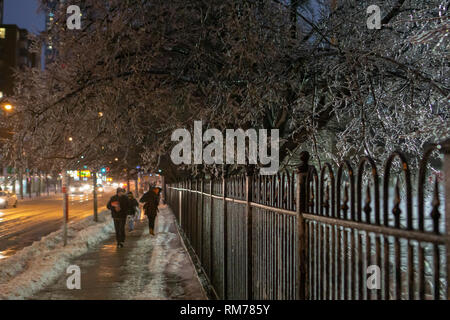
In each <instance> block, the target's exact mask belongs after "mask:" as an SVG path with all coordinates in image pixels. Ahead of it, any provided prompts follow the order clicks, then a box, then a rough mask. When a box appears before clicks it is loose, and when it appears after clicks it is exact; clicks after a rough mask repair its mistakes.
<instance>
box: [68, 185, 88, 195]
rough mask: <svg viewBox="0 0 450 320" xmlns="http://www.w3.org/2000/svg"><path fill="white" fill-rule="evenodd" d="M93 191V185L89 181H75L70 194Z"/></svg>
mask: <svg viewBox="0 0 450 320" xmlns="http://www.w3.org/2000/svg"><path fill="white" fill-rule="evenodd" d="M91 191H92V189H91V186H90V185H89V184H87V183H80V182H76V183H73V184H72V185H71V186H70V188H69V192H70V194H86V193H90V192H91Z"/></svg>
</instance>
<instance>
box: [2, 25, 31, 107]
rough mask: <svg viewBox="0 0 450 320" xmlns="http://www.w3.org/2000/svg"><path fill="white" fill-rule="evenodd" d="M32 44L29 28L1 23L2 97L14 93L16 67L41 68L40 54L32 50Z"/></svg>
mask: <svg viewBox="0 0 450 320" xmlns="http://www.w3.org/2000/svg"><path fill="white" fill-rule="evenodd" d="M30 46H31V41H30V40H29V39H28V31H27V30H25V29H20V28H19V27H17V26H16V25H13V24H1V25H0V98H3V97H4V96H11V95H13V93H14V77H13V76H14V69H20V68H23V67H34V68H40V54H37V53H33V52H31V51H30Z"/></svg>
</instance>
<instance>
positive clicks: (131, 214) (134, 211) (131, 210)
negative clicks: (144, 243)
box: [127, 192, 139, 232]
mask: <svg viewBox="0 0 450 320" xmlns="http://www.w3.org/2000/svg"><path fill="white" fill-rule="evenodd" d="M127 196H128V201H129V203H128V204H129V207H128V231H129V232H131V231H133V230H134V223H135V222H136V220H137V218H138V214H139V203H138V202H137V200H136V199H135V198H134V197H133V192H128V193H127Z"/></svg>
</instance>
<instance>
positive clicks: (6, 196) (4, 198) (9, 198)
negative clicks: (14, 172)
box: [0, 191, 17, 209]
mask: <svg viewBox="0 0 450 320" xmlns="http://www.w3.org/2000/svg"><path fill="white" fill-rule="evenodd" d="M10 206H13V207H14V208H16V207H17V196H16V194H15V193H13V192H9V191H0V207H2V208H4V209H6V208H8V207H10Z"/></svg>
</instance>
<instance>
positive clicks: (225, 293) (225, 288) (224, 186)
mask: <svg viewBox="0 0 450 320" xmlns="http://www.w3.org/2000/svg"><path fill="white" fill-rule="evenodd" d="M226 193H227V170H226V168H224V170H223V173H222V201H223V299H224V300H227V298H228V219H227V218H228V217H227V200H226Z"/></svg>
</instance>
